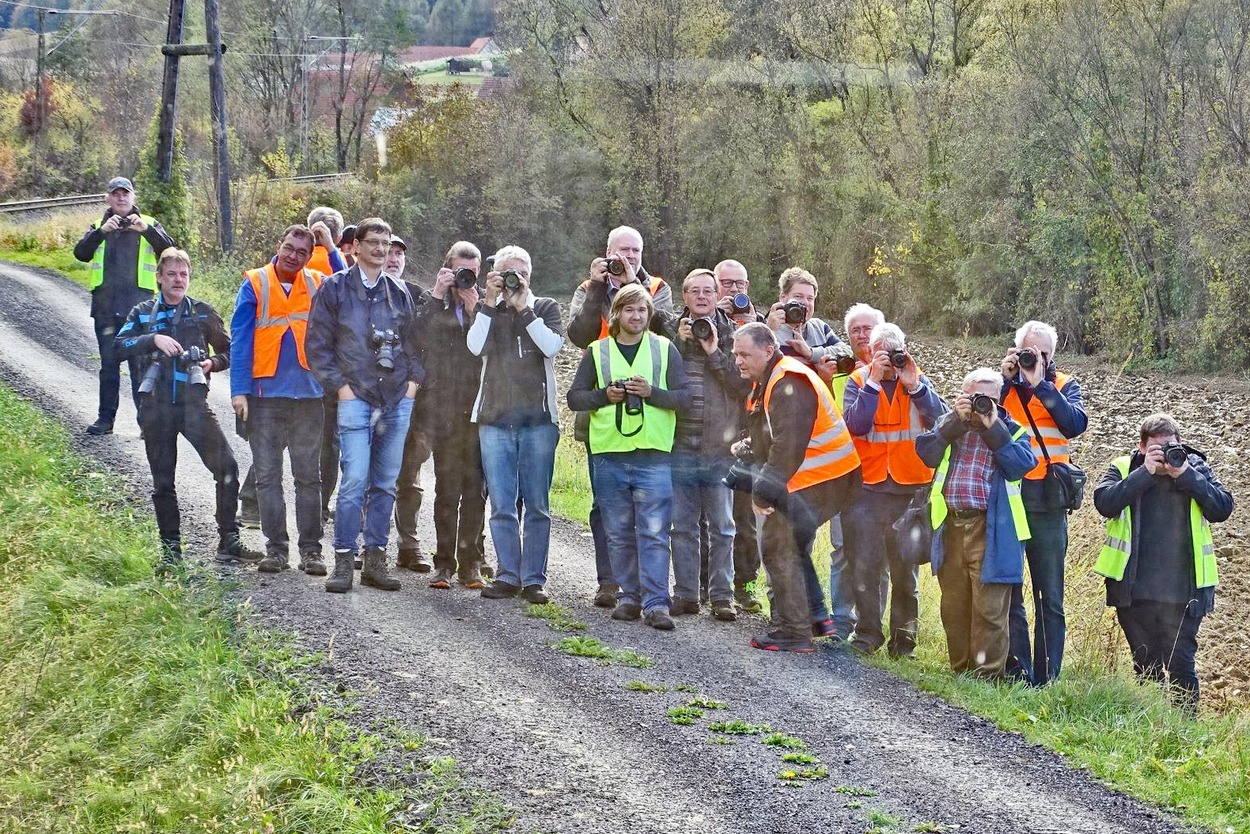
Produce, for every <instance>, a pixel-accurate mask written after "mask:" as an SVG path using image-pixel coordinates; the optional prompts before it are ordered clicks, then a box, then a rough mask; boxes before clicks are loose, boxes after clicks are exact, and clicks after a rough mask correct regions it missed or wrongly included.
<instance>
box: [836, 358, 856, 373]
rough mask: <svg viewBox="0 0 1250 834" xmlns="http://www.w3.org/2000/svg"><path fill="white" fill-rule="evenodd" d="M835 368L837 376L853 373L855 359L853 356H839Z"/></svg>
mask: <svg viewBox="0 0 1250 834" xmlns="http://www.w3.org/2000/svg"><path fill="white" fill-rule="evenodd" d="M837 368H838V373H839V374H849V373H854V371H855V357H854V356H839V357H838V364H837Z"/></svg>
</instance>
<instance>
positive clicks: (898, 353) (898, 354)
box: [890, 348, 984, 396]
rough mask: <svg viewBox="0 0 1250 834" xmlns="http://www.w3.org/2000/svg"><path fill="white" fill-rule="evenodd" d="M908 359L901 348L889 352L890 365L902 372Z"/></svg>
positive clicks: (905, 352)
mask: <svg viewBox="0 0 1250 834" xmlns="http://www.w3.org/2000/svg"><path fill="white" fill-rule="evenodd" d="M908 358H909V357H908V356H907V351H906V350H903V349H902V348H899V349H898V350H892V351H890V364H891V365H893V366H894V367H896V368H898V369H899V370H902V369H903V368H906V367H907V360H908ZM982 396H984V395H982Z"/></svg>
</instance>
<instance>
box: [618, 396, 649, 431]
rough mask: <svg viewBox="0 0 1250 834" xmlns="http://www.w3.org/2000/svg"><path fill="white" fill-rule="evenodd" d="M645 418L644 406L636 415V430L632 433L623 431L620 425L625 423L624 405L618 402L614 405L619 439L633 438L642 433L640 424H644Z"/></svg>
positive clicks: (645, 410)
mask: <svg viewBox="0 0 1250 834" xmlns="http://www.w3.org/2000/svg"><path fill="white" fill-rule="evenodd" d="M646 416H647V409H646V406H645V405H644V406H643V409H642V411H641V412H640V413H639V414H638V428H636V429H634V430H633V431H625V429H624V428H622V425H621V424H622V423H623V422H624V421H625V403H623V402H619V403H617V404H616V430H617V431H618V432H620V433H621V437H633V436H634V435H636V434H637V433H638V432H640V431H642V424H643V422H645V420H646Z"/></svg>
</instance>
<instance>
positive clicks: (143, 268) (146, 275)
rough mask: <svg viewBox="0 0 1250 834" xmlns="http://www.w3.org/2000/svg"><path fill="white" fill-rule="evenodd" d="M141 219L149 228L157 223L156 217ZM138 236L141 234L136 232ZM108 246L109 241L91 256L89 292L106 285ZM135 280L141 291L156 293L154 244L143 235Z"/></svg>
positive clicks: (140, 240)
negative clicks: (106, 251) (105, 263)
mask: <svg viewBox="0 0 1250 834" xmlns="http://www.w3.org/2000/svg"><path fill="white" fill-rule="evenodd" d="M139 218H140V219H141V220H143V222H144V223H146V224H147V225H149V226H152V225H155V223H156V218H155V217H149V216H148V215H146V214H141V215H139ZM136 234H139V233H138V232H136ZM106 246H108V240H107V239H105V242H104V243H103V244H101V245H100V246H97V247H96V250H95V254H94V255H92V256H91V272H90V275H89V278H88V281H87V289H89V290H94V289H95V288H96V287H98V286H100V285H101V284H103V283H104V247H106ZM135 280H136V282H137V283H138V285H139V289H142V290H149V291H150V292H156V253H155V252H154V251H152V244H150V243H148V239H147V238H145V237H144V236H143V235H142V234H139V257H138V263H137V264H136V265H135Z"/></svg>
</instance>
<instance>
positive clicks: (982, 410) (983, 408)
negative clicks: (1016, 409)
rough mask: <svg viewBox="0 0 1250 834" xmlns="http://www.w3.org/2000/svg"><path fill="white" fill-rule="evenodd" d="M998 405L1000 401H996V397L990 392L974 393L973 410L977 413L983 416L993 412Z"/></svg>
mask: <svg viewBox="0 0 1250 834" xmlns="http://www.w3.org/2000/svg"><path fill="white" fill-rule="evenodd" d="M997 406H998V403H996V402H994V398H993V397H991V396H989V395H988V394H973V395H972V410H973V411H975V412H976V413H977V414H980V415H982V416H984V415H986V414H993V413H994V409H995V408H997Z"/></svg>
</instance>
